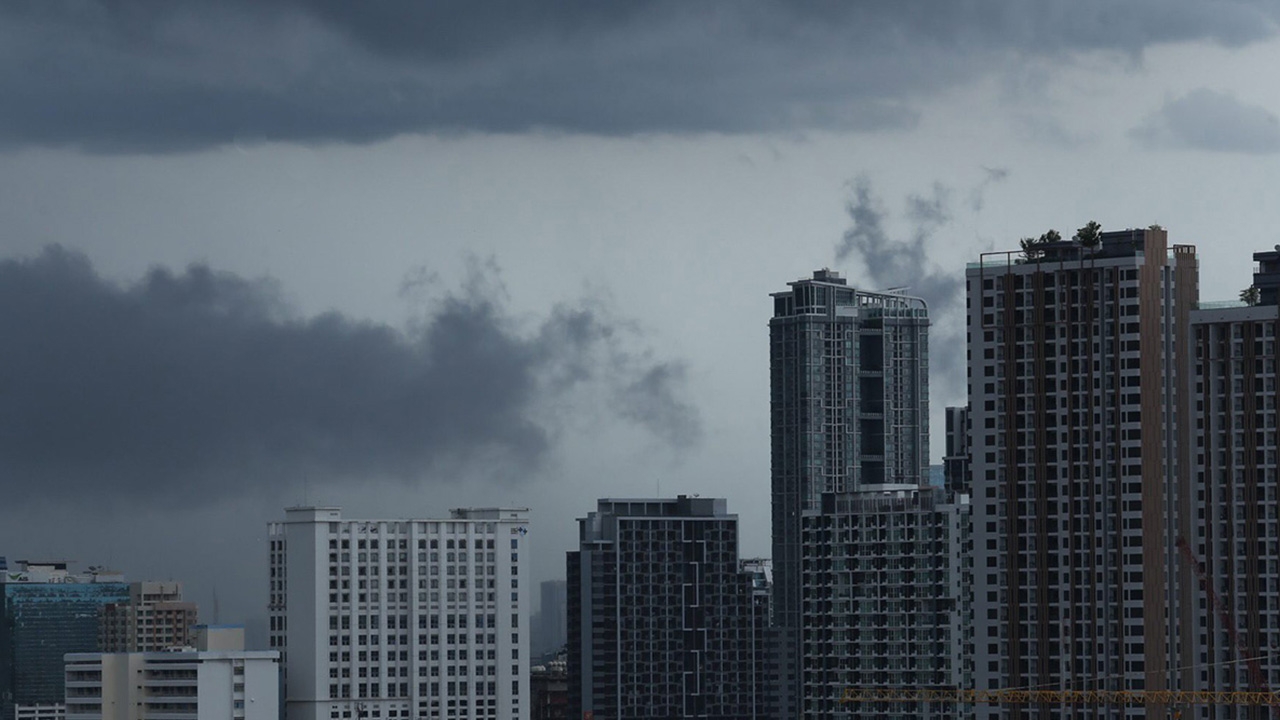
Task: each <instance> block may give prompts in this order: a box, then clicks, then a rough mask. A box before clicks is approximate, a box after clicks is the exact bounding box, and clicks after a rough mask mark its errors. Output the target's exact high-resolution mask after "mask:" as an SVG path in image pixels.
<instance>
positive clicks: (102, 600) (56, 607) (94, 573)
mask: <svg viewBox="0 0 1280 720" xmlns="http://www.w3.org/2000/svg"><path fill="white" fill-rule="evenodd" d="M128 599H129V585H128V584H127V583H125V582H124V578H123V577H122V576H120V575H119V574H116V573H107V572H101V571H98V570H96V569H92V568H91V569H90V570H89V571H88V572H85V573H82V574H74V573H71V572H68V570H67V563H66V562H26V561H18V562H15V563H4V562H3V561H0V720H12V719H13V718H15V717H19V716H20V717H22V718H36V717H39V718H48V717H50V716H58V715H60V714H61V713H62V706H63V675H62V658H63V656H64V655H66V654H67V653H79V652H97V651H98V650H99V649H100V647H101V645H100V644H99V643H100V642H101V638H100V624H101V616H102V611H103V608H104V607H105V606H106V605H108V604H111V603H120V602H126V601H128Z"/></svg>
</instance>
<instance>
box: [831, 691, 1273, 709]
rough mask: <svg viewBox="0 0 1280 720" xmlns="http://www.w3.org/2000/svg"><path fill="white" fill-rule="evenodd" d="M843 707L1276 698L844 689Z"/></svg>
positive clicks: (1261, 700) (1263, 695) (1268, 701)
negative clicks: (940, 703)
mask: <svg viewBox="0 0 1280 720" xmlns="http://www.w3.org/2000/svg"><path fill="white" fill-rule="evenodd" d="M841 702H843V703H872V702H926V703H928V702H950V703H986V704H1045V705H1049V704H1054V705H1270V706H1273V707H1275V706H1280V694H1276V693H1272V692H1257V691H1230V692H1217V691H1212V690H961V689H957V688H848V689H846V690H845V692H844V696H843V697H842V698H841Z"/></svg>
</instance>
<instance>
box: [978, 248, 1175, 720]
mask: <svg viewBox="0 0 1280 720" xmlns="http://www.w3.org/2000/svg"><path fill="white" fill-rule="evenodd" d="M1197 274H1198V270H1197V260H1196V254H1195V249H1194V248H1193V247H1191V246H1184V245H1175V246H1173V247H1169V245H1168V239H1167V235H1166V233H1165V231H1164V230H1163V229H1160V228H1158V227H1152V228H1148V229H1145V230H1126V231H1121V232H1110V233H1103V234H1102V236H1101V238H1100V241H1099V242H1098V243H1097V244H1096V245H1095V246H1085V245H1082V244H1081V243H1079V242H1075V241H1061V242H1052V243H1045V244H1039V245H1035V246H1033V248H1032V249H1031V250H1030V251H1029V252H1028V253H1023V254H1019V253H1016V252H1010V253H989V254H986V255H983V256H982V259H981V261H980V262H979V263H975V264H972V265H970V267H969V268H968V270H967V272H966V283H967V288H968V291H967V304H968V317H967V320H966V322H967V325H968V350H969V358H970V359H969V427H970V438H969V456H970V459H971V476H972V483H973V485H972V486H973V523H974V525H973V527H974V530H973V541H974V555H975V563H974V565H975V567H974V586H975V592H974V625H975V634H974V676H975V683H976V687H977V689H980V690H981V689H996V688H1019V687H1051V688H1059V687H1065V688H1070V689H1091V688H1102V689H1133V690H1160V689H1166V688H1168V689H1178V688H1180V687H1183V685H1182V684H1181V683H1182V676H1181V674H1180V672H1179V671H1178V670H1176V669H1177V668H1181V667H1183V663H1184V662H1185V661H1186V659H1187V658H1188V657H1189V656H1188V655H1187V653H1189V652H1191V650H1190V645H1189V643H1190V636H1191V635H1192V634H1193V624H1192V623H1191V622H1183V620H1184V619H1186V617H1184V615H1183V613H1186V612H1189V608H1190V607H1191V605H1190V604H1191V603H1193V602H1194V601H1195V598H1194V597H1192V596H1190V595H1188V594H1187V593H1188V591H1189V584H1188V583H1186V582H1184V580H1185V578H1186V575H1185V569H1183V568H1180V567H1179V565H1178V560H1177V557H1178V553H1177V549H1176V548H1175V539H1176V537H1177V536H1178V535H1179V534H1180V533H1182V534H1185V533H1187V532H1189V527H1188V525H1187V523H1189V522H1190V516H1189V514H1188V513H1187V512H1186V507H1187V505H1186V504H1187V503H1188V502H1189V501H1190V498H1191V497H1192V496H1191V494H1190V475H1191V473H1190V466H1189V463H1188V462H1187V459H1186V456H1185V455H1183V454H1182V453H1183V452H1187V451H1189V447H1190V441H1189V436H1188V435H1186V434H1185V433H1186V432H1187V429H1188V425H1189V416H1188V413H1189V403H1188V396H1187V393H1186V389H1185V386H1184V383H1183V382H1182V380H1181V379H1183V378H1186V377H1187V368H1186V362H1187V358H1188V357H1189V355H1190V353H1189V352H1188V349H1189V339H1188V337H1187V334H1188V333H1187V328H1188V327H1189V313H1190V311H1191V310H1192V308H1193V307H1194V305H1195V303H1196V300H1197V293H1198V288H1197ZM1180 572H1182V573H1183V574H1182V575H1181V576H1180V575H1179V573H1180ZM1165 710H1166V709H1163V708H1158V707H1154V706H1151V707H1144V706H1140V705H1139V706H1129V707H1119V706H1089V705H1080V706H1068V707H1064V706H1052V707H1043V708H1037V709H1034V710H1033V709H1031V708H1028V707H1026V706H1004V707H1001V706H994V705H984V706H979V707H977V709H976V711H977V713H978V715H979V717H984V718H985V717H994V716H997V715H999V716H1011V717H1024V716H1028V715H1032V714H1034V715H1035V716H1036V717H1038V718H1048V717H1114V718H1120V717H1141V716H1145V715H1146V714H1147V713H1148V712H1155V713H1161V712H1164V711H1165Z"/></svg>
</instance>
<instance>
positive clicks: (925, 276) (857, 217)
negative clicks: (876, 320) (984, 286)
mask: <svg viewBox="0 0 1280 720" xmlns="http://www.w3.org/2000/svg"><path fill="white" fill-rule="evenodd" d="M950 194H951V193H950V191H949V190H948V189H947V188H946V187H945V186H943V185H942V184H940V183H935V184H934V186H933V187H932V189H931V190H930V194H929V195H909V196H908V197H907V200H906V212H905V213H904V214H905V216H906V218H907V220H908V221H909V222H910V224H911V226H912V228H911V233H910V236H909V237H907V238H893V237H890V236H889V233H888V232H887V231H886V229H885V217H886V211H885V210H884V209H883V207H882V206H881V204H880V202H879V201H878V200H877V199H876V197H875V195H874V194H873V192H872V189H871V182H870V181H869V180H867V179H866V178H860V179H858V180H857V181H855V183H854V186H853V197H852V198H851V199H850V200H849V201H848V202H847V203H846V205H845V209H846V211H847V212H848V214H849V220H850V221H852V225H851V226H850V227H849V229H848V230H846V231H845V233H844V237H843V238H842V239H841V242H840V244H839V245H837V246H836V260H838V261H843V260H846V259H848V258H849V257H850V256H853V257H857V258H858V259H859V260H861V261H862V263H863V264H864V265H865V266H866V270H867V272H866V279H867V280H868V281H870V283H871V285H873V286H874V287H875V288H879V289H884V288H890V287H909V288H910V291H909V294H911V295H917V296H919V297H922V298H924V299H925V301H926V302H928V303H929V306H930V308H931V310H933V312H935V313H936V312H938V311H940V310H943V309H945V308H947V307H949V306H950V305H952V304H954V303H955V299H956V296H957V295H958V294H959V292H960V288H961V286H962V285H963V277H962V276H961V275H959V274H957V273H955V272H950V271H945V270H940V269H938V268H937V266H936V264H935V263H933V262H931V260H930V243H931V242H932V240H933V237H934V233H935V232H936V231H937V230H938V228H940V227H942V226H943V225H945V224H946V223H947V222H949V221H950V219H951V211H950V207H949V202H950V200H949V198H950Z"/></svg>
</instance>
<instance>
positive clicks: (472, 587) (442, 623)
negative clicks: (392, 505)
mask: <svg viewBox="0 0 1280 720" xmlns="http://www.w3.org/2000/svg"><path fill="white" fill-rule="evenodd" d="M527 533H528V514H527V511H525V510H509V509H498V508H491V509H466V510H455V511H454V512H453V517H450V518H445V519H433V520H342V519H341V515H340V511H338V510H337V509H336V508H297V509H290V510H288V511H286V519H285V521H284V522H283V523H274V524H272V526H271V528H270V532H269V542H270V543H271V551H270V552H271V566H272V571H273V575H272V577H271V583H272V597H273V598H274V599H273V600H272V602H273V605H272V608H271V613H272V619H271V624H270V627H271V643H272V646H273V647H275V648H276V649H278V650H280V651H281V653H282V655H283V657H284V658H285V660H284V668H285V708H286V717H287V718H288V720H320V719H330V720H334V719H342V720H349V719H351V718H361V717H364V718H371V719H372V720H383V719H385V718H391V719H395V720H399V719H401V718H430V719H432V720H435V719H436V718H473V717H474V718H480V719H481V720H484V719H486V718H502V719H504V720H523V718H524V717H525V714H526V713H527V712H528V708H529V700H528V697H529V695H528V692H529V689H528V680H527V677H528V670H529V665H528V663H529V623H528V619H529V600H528V598H529V580H528V571H527V568H528V557H527V555H526V554H525V548H526V546H527V541H526V535H527ZM375 543H376V548H375V547H374V545H375ZM477 543H479V544H480V547H477ZM281 544H283V547H281ZM477 553H480V555H479V556H477ZM450 621H452V622H453V623H454V626H453V627H450ZM478 621H479V622H482V623H483V627H478V626H477V622H478ZM490 621H492V624H491V622H490ZM450 638H452V639H453V640H454V642H452V643H450V642H449V639H450ZM478 683H483V685H481V686H480V687H481V688H482V689H483V691H482V692H481V691H478V690H477V684H478ZM464 687H465V691H464V690H463V688H464ZM490 690H492V691H490Z"/></svg>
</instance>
